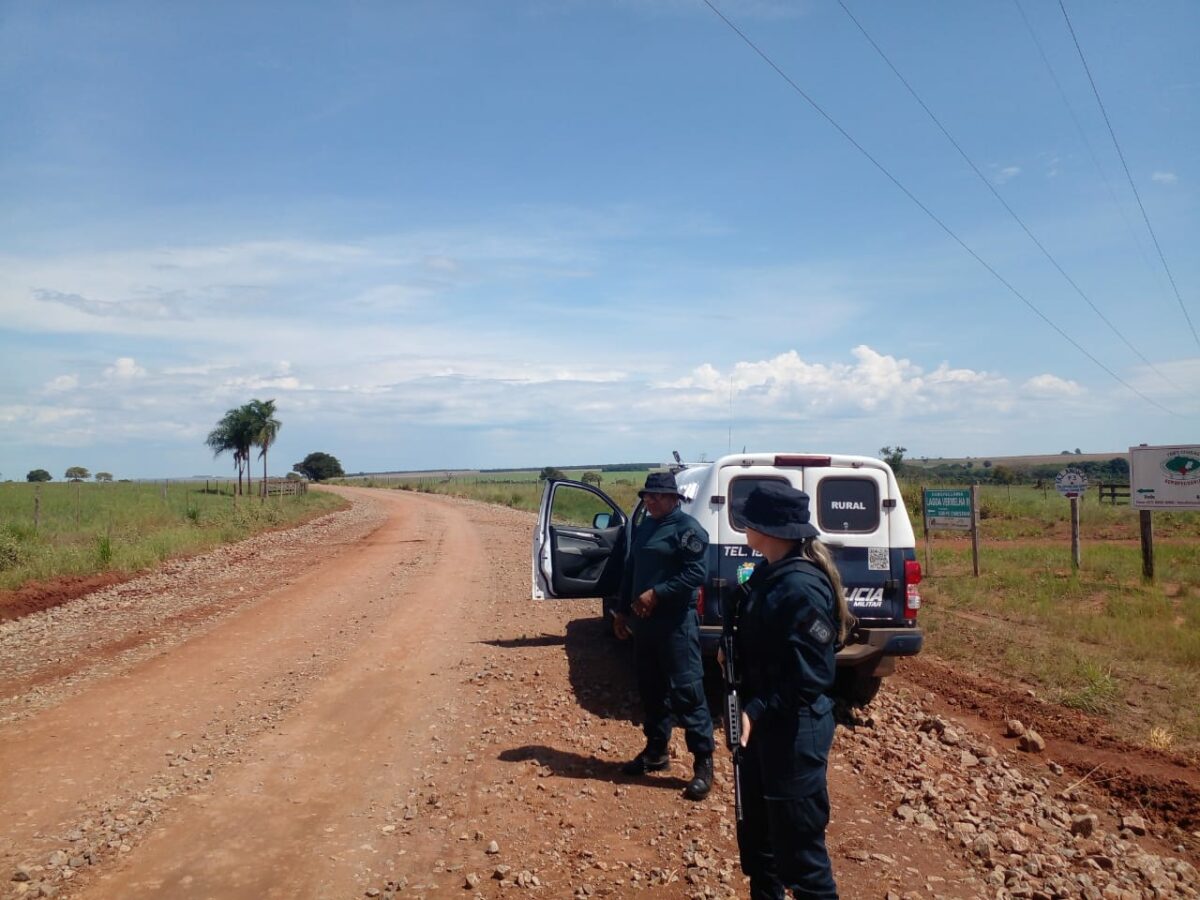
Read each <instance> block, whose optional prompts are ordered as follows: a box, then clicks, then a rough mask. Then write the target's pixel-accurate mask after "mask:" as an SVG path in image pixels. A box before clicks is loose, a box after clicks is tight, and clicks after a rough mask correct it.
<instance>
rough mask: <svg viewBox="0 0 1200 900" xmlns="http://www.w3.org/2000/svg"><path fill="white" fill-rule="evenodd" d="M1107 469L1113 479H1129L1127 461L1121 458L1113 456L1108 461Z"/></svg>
mask: <svg viewBox="0 0 1200 900" xmlns="http://www.w3.org/2000/svg"><path fill="white" fill-rule="evenodd" d="M1108 469H1109V471H1110V472H1112V474H1113V477H1114V478H1128V477H1129V460H1127V459H1126V458H1125V457H1123V456H1114V457H1113V458H1112V459H1110V460H1109V461H1108Z"/></svg>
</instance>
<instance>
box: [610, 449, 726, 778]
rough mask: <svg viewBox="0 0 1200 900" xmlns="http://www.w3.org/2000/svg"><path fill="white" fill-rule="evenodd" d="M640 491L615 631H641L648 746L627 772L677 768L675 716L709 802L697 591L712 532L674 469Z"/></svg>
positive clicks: (709, 737) (709, 727) (637, 634)
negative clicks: (693, 512) (673, 762)
mask: <svg viewBox="0 0 1200 900" xmlns="http://www.w3.org/2000/svg"><path fill="white" fill-rule="evenodd" d="M638 496H639V497H641V498H642V502H643V504H645V507H646V516H645V518H643V519H642V521H641V522H640V523H639V524H638V526H637V528H636V529H635V531H634V533H633V545H632V547H631V549H630V554H629V561H628V563H627V564H626V567H625V578H624V580H623V581H622V584H621V597H620V603H619V606H618V612H617V613H616V615H615V616H614V617H613V629H614V630H615V631H616V634H617V637H619V638H621V639H622V640H624V639H625V638H628V637H629V635H630V634H631V633H632V634H633V636H634V651H635V656H636V659H637V681H638V693H639V695H640V696H641V700H642V709H643V712H644V714H645V724H644V725H643V727H642V730H643V731H644V732H645V734H646V749H645V750H643V751H642V752H641V753H639V754H638V755H637V756H635V757H634V758H633V759H632V760H631V761H630V762H628V763H626V764H625V766H624V767H623V768H622V771H623V772H624V773H625V774H626V775H645V774H646V773H647V772H657V771H660V770H662V769H665V768H667V767H668V766H669V765H670V760H669V758H668V756H667V744H668V742H669V741H670V738H671V725H672V718H674V720H675V722H677V723H678V724H679V726H680V727H682V728H683V729H684V731H685V733H686V739H687V747H688V750H690V751H691V752H692V755H693V757H694V758H695V759H694V762H693V776H694V777H693V778H692V780H691V782H690V783H689V784H688V786H687V789H686V790H685V791H684V794H685V795H686V796H687V797H689V798H690V799H692V800H703V799H704V798H705V797H706V796H708V792H709V790H710V789H711V788H712V779H713V765H712V754H713V724H712V717H711V716H710V715H709V713H708V704H707V702H706V701H705V697H704V666H703V663H702V661H701V659H700V620H699V617H698V616H697V615H696V590H697V588H699V587H700V586H701V585H702V584H703V583H704V580H705V577H706V575H707V574H708V564H707V550H708V533H707V532H706V531H705V530H704V529H703V528H702V527H701V526H700V523H699V522H697V521H696V520H695V519H693V518H692V517H691V516H689V515H688V514H687V513H685V512H684V511H683V510H681V509H680V508H679V501H680V499H681V495H680V493H679V488H678V486H677V484H676V482H675V476H674V475H673V474H672V473H670V472H651V473H650V474H649V475H648V476H646V486H645V488H643V489H642V490H641V491H639V492H638ZM631 612H632V614H633V616H634V618H632V619H631V618H630V616H629V614H630V613H631Z"/></svg>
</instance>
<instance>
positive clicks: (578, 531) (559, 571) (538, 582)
mask: <svg viewBox="0 0 1200 900" xmlns="http://www.w3.org/2000/svg"><path fill="white" fill-rule="evenodd" d="M628 521H629V519H628V517H627V516H626V515H625V513H624V512H623V511H622V510H621V508H620V507H619V506H617V504H616V503H614V502H613V500H612V498H611V497H609V496H608V495H607V494H606V493H604V492H603V491H602V490H600V489H599V488H596V487H592V486H591V485H590V484H584V483H583V482H581V481H547V482H546V489H545V490H544V491H543V492H542V505H541V508H540V510H539V513H538V523H537V528H536V529H535V530H534V532H533V585H532V587H533V599H534V600H547V599H554V600H569V599H581V598H584V597H605V596H610V595H612V594H615V593H616V592H617V591H618V590H619V589H620V586H621V575H622V573H623V572H624V569H625V541H626V535H625V532H626V525H627V523H628Z"/></svg>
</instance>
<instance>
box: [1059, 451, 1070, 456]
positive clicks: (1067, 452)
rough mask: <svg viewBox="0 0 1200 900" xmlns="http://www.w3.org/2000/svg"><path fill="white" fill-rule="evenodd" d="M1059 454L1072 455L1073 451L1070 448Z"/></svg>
mask: <svg viewBox="0 0 1200 900" xmlns="http://www.w3.org/2000/svg"><path fill="white" fill-rule="evenodd" d="M1058 455H1059V456H1070V455H1071V451H1070V450H1064V451H1063V452H1062V453H1060V454H1058Z"/></svg>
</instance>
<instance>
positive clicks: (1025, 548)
mask: <svg viewBox="0 0 1200 900" xmlns="http://www.w3.org/2000/svg"><path fill="white" fill-rule="evenodd" d="M1156 526H1157V522H1156ZM980 569H981V572H980V577H979V578H974V577H973V576H972V574H971V557H970V549H969V548H965V549H964V548H963V547H961V546H959V545H954V546H941V547H939V546H937V545H936V544H935V545H934V551H933V572H934V574H933V575H932V576H930V577H928V578H927V579H926V581H925V582H924V583H923V584H922V596H923V597H924V599H925V604H924V607H923V609H922V612H921V618H922V622H923V624H924V625H925V627H926V629H927V631H928V635H929V639H928V642H927V644H926V649H927V652H930V653H933V654H934V655H937V656H940V657H942V658H945V659H948V660H952V661H954V662H956V663H957V664H961V665H966V666H969V667H971V668H974V669H977V670H980V671H983V672H984V673H985V674H990V675H993V676H997V677H1000V678H1004V679H1008V680H1016V681H1018V682H1021V683H1026V684H1030V685H1033V686H1036V688H1037V690H1038V692H1039V693H1040V694H1041V695H1042V696H1044V697H1046V698H1048V699H1051V700H1054V701H1056V702H1059V703H1062V704H1063V705H1065V706H1069V707H1072V708H1075V709H1080V710H1083V711H1085V712H1088V713H1092V714H1095V715H1099V716H1102V717H1104V718H1105V719H1107V720H1108V721H1110V723H1111V724H1112V725H1113V727H1114V729H1116V730H1117V731H1118V733H1121V734H1122V735H1124V736H1125V737H1126V738H1128V739H1130V740H1133V741H1135V742H1137V743H1141V744H1145V745H1148V746H1172V747H1175V748H1176V749H1180V750H1185V751H1187V752H1192V753H1197V752H1200V540H1193V541H1189V542H1182V541H1180V542H1177V543H1173V544H1172V543H1162V544H1158V545H1156V547H1155V569H1156V576H1157V579H1156V581H1155V583H1153V584H1150V583H1147V582H1144V581H1143V579H1142V577H1141V551H1140V548H1139V547H1138V546H1137V545H1129V544H1115V543H1103V542H1097V543H1092V544H1089V543H1087V542H1086V541H1085V542H1084V544H1083V548H1082V567H1081V568H1080V570H1079V571H1078V572H1073V571H1072V570H1071V565H1070V547H1069V545H1067V544H1066V543H1063V544H1059V543H1057V542H1055V543H1039V544H1036V545H1029V544H1026V543H1023V542H1022V543H1019V544H1016V545H1008V546H1006V545H1005V544H1004V543H1003V542H1001V543H991V542H989V543H985V544H984V545H983V546H982V547H981V549H980Z"/></svg>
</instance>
